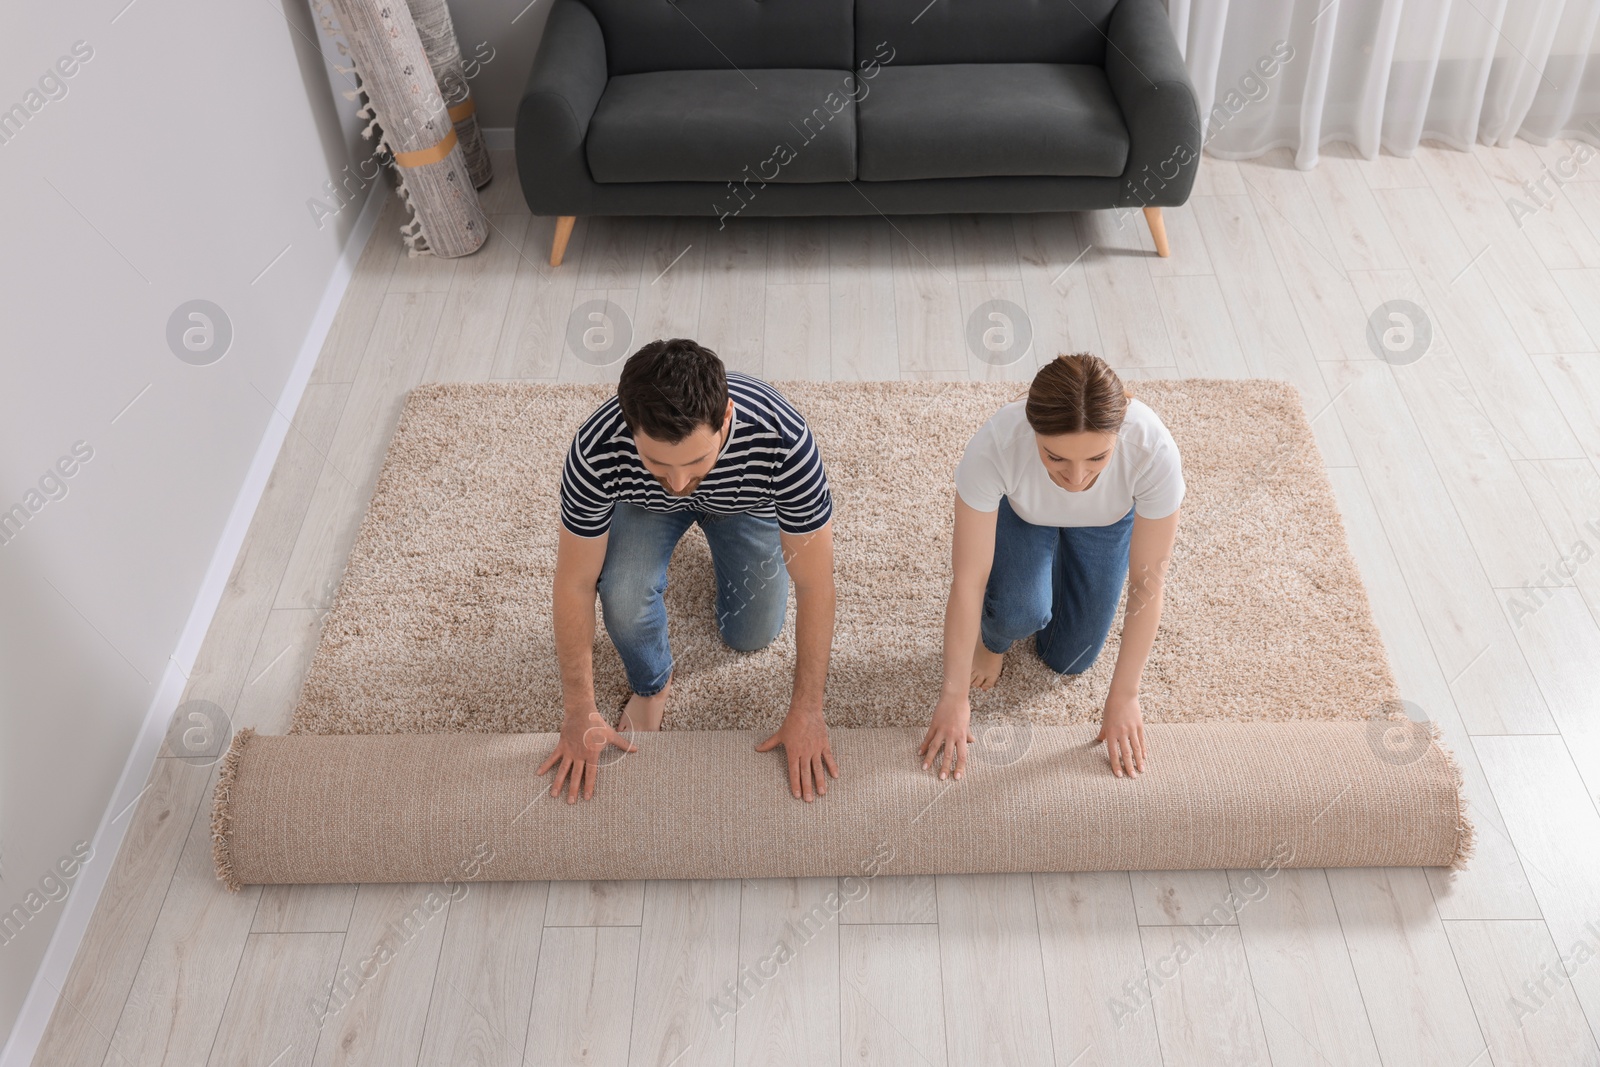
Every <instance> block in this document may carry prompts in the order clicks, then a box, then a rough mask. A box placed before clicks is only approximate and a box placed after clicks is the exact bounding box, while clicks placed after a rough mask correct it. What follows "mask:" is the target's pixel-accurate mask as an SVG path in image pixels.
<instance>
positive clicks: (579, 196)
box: [516, 0, 607, 215]
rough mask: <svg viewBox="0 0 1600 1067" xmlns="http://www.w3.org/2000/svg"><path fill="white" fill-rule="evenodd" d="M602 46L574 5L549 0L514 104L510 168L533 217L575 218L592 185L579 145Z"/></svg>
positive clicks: (598, 86) (595, 100)
mask: <svg viewBox="0 0 1600 1067" xmlns="http://www.w3.org/2000/svg"><path fill="white" fill-rule="evenodd" d="M606 80H607V73H606V44H605V38H604V36H603V35H602V34H601V32H600V24H599V23H598V22H597V21H595V17H594V13H593V12H591V11H590V10H589V9H588V7H587V6H585V5H584V4H583V3H582V2H581V0H555V5H554V7H553V8H552V9H551V11H550V17H549V19H548V20H547V21H546V22H545V28H544V37H543V39H542V40H541V41H540V42H539V51H538V52H537V54H535V56H534V58H533V68H532V70H530V71H529V73H528V84H527V87H526V88H524V89H523V91H522V101H521V103H520V104H518V106H517V127H516V153H517V170H518V172H519V174H520V176H521V180H522V191H523V196H524V197H525V198H526V199H527V201H528V207H529V209H530V210H531V211H532V212H533V213H534V214H536V215H581V214H587V213H588V211H587V210H586V209H587V207H588V205H589V201H590V197H591V189H592V187H593V184H594V182H593V179H592V178H591V176H590V174H589V162H588V159H587V158H586V157H585V155H584V149H583V141H584V137H585V136H586V135H587V133H588V131H589V120H590V119H592V118H593V117H594V110H595V106H596V105H597V104H599V102H600V94H601V93H603V92H605V89H606Z"/></svg>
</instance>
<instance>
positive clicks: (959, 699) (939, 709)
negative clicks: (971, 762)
mask: <svg viewBox="0 0 1600 1067" xmlns="http://www.w3.org/2000/svg"><path fill="white" fill-rule="evenodd" d="M971 720H972V704H971V702H970V701H969V699H968V697H967V695H966V694H965V693H961V694H953V693H946V694H944V695H942V696H941V697H939V703H938V706H936V707H935V708H934V709H933V721H932V722H930V723H929V724H928V732H927V733H926V734H925V735H923V738H922V744H921V745H920V746H919V747H918V748H917V755H919V756H921V757H923V759H922V769H923V770H927V769H928V768H929V767H931V766H933V764H935V763H936V762H938V760H939V752H940V750H941V749H943V751H944V765H943V766H942V767H940V768H939V780H940V781H941V782H942V781H944V779H945V778H946V777H948V776H949V774H950V768H951V765H952V763H953V764H954V766H955V775H956V778H957V779H958V780H959V779H960V778H961V776H962V775H963V774H965V773H966V771H967V746H968V745H970V744H972V743H973V741H974V738H973V736H972V734H971V733H970V732H969V731H968V730H967V723H969V722H970V721H971Z"/></svg>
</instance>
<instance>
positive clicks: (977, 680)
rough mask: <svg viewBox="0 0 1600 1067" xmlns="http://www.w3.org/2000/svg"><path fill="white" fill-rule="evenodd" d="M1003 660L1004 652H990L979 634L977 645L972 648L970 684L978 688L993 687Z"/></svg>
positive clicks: (997, 679) (998, 676)
mask: <svg viewBox="0 0 1600 1067" xmlns="http://www.w3.org/2000/svg"><path fill="white" fill-rule="evenodd" d="M1004 660H1005V653H1004V652H990V651H989V650H988V649H987V648H985V647H984V644H983V638H982V637H981V636H980V637H979V638H978V644H977V647H976V648H974V649H973V650H972V684H973V685H975V686H977V687H978V688H979V689H993V688H994V683H996V682H998V681H999V680H1000V665H1001V663H1002V662H1003V661H1004Z"/></svg>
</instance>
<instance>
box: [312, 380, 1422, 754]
mask: <svg viewBox="0 0 1600 1067" xmlns="http://www.w3.org/2000/svg"><path fill="white" fill-rule="evenodd" d="M777 384H778V388H780V389H781V390H782V391H783V392H784V393H785V394H786V395H787V396H789V397H790V399H791V400H792V401H793V402H794V403H795V404H796V406H797V407H798V408H799V409H800V410H801V411H802V412H803V413H804V414H805V416H806V418H807V419H808V420H809V421H810V423H811V425H812V426H813V428H814V430H815V432H816V435H817V438H818V440H819V442H820V445H821V448H822V452H823V456H824V460H825V462H826V464H827V468H828V473H829V477H830V479H831V481H832V485H833V492H834V502H835V519H834V526H835V546H836V577H837V582H838V611H837V627H836V631H835V636H834V645H833V659H832V664H831V669H830V671H829V676H828V703H827V716H828V721H829V722H830V723H831V724H832V725H834V726H917V725H922V724H925V723H926V721H927V717H928V715H929V713H930V711H931V709H932V706H933V702H934V697H935V695H936V693H937V690H938V685H939V678H940V648H941V641H942V635H941V625H942V619H943V615H944V603H945V596H946V592H947V589H948V582H949V571H950V564H949V559H950V530H951V521H952V519H951V516H952V508H953V500H954V486H953V483H952V478H951V474H952V471H953V470H954V469H955V465H956V462H957V461H958V459H959V458H960V455H961V450H962V448H963V446H964V444H965V443H966V441H967V439H968V437H969V436H970V435H971V434H972V432H973V431H974V430H976V429H977V428H978V426H980V425H981V424H982V423H983V421H984V420H985V419H986V418H988V417H989V415H990V414H992V413H993V412H994V411H995V410H996V409H997V408H998V407H999V406H1000V405H1001V404H1003V403H1005V402H1006V401H1008V400H1011V399H1013V398H1014V397H1017V396H1019V395H1021V392H1022V390H1023V386H1021V385H1019V384H1015V383H995V384H973V383H929V382H869V383H825V382H784V383H777ZM1131 384H1132V386H1133V388H1134V390H1135V392H1136V394H1137V395H1138V396H1139V397H1140V398H1141V399H1143V400H1144V401H1145V402H1146V403H1148V404H1149V405H1150V406H1151V407H1153V408H1154V409H1155V410H1156V411H1157V412H1158V413H1160V415H1161V416H1162V418H1163V419H1164V420H1165V421H1166V423H1167V425H1168V426H1169V427H1170V429H1171V431H1172V434H1173V437H1174V438H1175V439H1176V440H1177V442H1178V446H1179V449H1180V451H1181V452H1182V455H1183V464H1184V475H1185V478H1186V480H1187V482H1188V495H1187V497H1186V498H1185V500H1184V504H1183V517H1182V520H1181V522H1180V524H1179V532H1178V544H1177V548H1176V551H1175V558H1174V562H1173V567H1172V571H1171V576H1170V583H1169V587H1168V592H1167V602H1166V608H1165V612H1164V614H1163V617H1162V620H1161V628H1160V632H1159V635H1158V637H1157V639H1156V643H1155V648H1154V650H1153V651H1152V653H1151V656H1150V661H1149V664H1148V666H1147V668H1146V670H1145V675H1144V683H1143V692H1142V698H1141V703H1142V705H1143V708H1144V714H1145V718H1146V720H1147V721H1149V722H1156V723H1159V722H1169V723H1181V722H1200V721H1216V720H1229V721H1238V722H1267V721H1274V722H1283V721H1311V720H1340V719H1342V720H1360V719H1365V718H1368V717H1369V716H1371V715H1373V714H1374V713H1376V712H1377V711H1378V709H1380V708H1383V707H1389V708H1392V707H1394V704H1393V702H1394V700H1395V698H1396V697H1397V696H1398V694H1397V691H1396V687H1395V682H1394V678H1393V675H1392V673H1391V671H1390V669H1389V664H1388V661H1387V658H1386V655H1385V651H1384V648H1383V645H1382V642H1381V640H1380V638H1379V635H1378V632H1377V628H1376V627H1375V625H1374V624H1373V620H1372V615H1371V611H1370V609H1369V607H1368V603H1367V597H1366V593H1365V590H1364V589H1363V587H1362V584H1361V579H1360V576H1359V574H1358V572H1357V570H1356V568H1355V565H1354V563H1353V561H1352V558H1351V555H1350V551H1349V548H1348V546H1347V543H1346V540H1345V535H1344V529H1343V526H1342V524H1341V521H1340V518H1339V512H1338V508H1337V505H1336V503H1335V501H1334V498H1333V494H1332V491H1331V489H1330V487H1329V485H1328V482H1327V479H1326V477H1325V476H1324V474H1323V471H1322V467H1321V458H1320V456H1319V454H1318V452H1317V449H1316V446H1315V443H1314V441H1313V439H1312V435H1311V431H1310V428H1309V426H1308V425H1307V423H1306V420H1305V417H1304V415H1303V413H1302V410H1301V405H1300V401H1299V398H1298V396H1297V394H1296V393H1295V391H1294V389H1293V387H1291V386H1289V385H1287V384H1283V383H1279V382H1269V381H1209V380H1186V381H1140V382H1134V383H1131ZM613 389H614V387H613V386H609V385H571V384H569V385H537V384H526V383H490V384H436V385H425V386H422V387H421V388H419V389H417V390H416V391H414V392H413V393H412V394H411V396H410V397H409V399H408V402H407V404H406V407H405V410H404V413H403V415H402V417H401V420H400V423H399V427H398V430H397V432H396V434H395V437H394V441H393V443H392V445H391V447H390V449H389V453H388V456H387V459H386V461H385V464H384V467H383V470H382V473H381V475H380V478H379V481H378V484H377V489H376V491H375V494H374V497H373V500H372V503H371V507H370V509H369V511H368V514H367V516H366V518H365V520H364V522H363V524H362V526H361V530H360V533H359V536H358V539H357V541H356V544H355V547H354V549H353V551H352V553H351V557H350V563H349V567H348V569H347V571H346V572H345V574H344V577H343V579H342V581H341V583H340V587H339V591H338V595H337V598H336V601H335V603H334V605H333V607H332V609H331V611H330V612H329V614H328V616H327V618H326V620H325V621H324V628H323V634H322V639H321V644H320V646H319V648H318V649H317V652H316V654H315V657H314V660H313V662H312V665H311V668H310V672H309V676H308V678H307V681H306V684H305V688H304V691H303V693H302V697H301V700H300V703H299V705H298V707H297V708H296V711H295V715H294V721H293V727H292V732H296V733H419V732H433V731H490V732H517V731H544V730H554V729H556V728H557V726H558V724H559V722H560V719H561V694H560V685H559V674H558V670H557V665H556V658H555V651H554V641H553V635H552V630H551V620H550V588H551V575H552V573H553V571H554V567H555V550H556V531H557V527H558V519H557V491H558V484H559V473H560V466H561V462H562V459H563V456H564V454H565V451H566V448H567V445H568V443H569V442H570V440H571V436H572V433H573V431H574V429H575V428H576V427H577V425H578V423H579V422H581V421H582V419H583V418H584V417H586V416H587V415H588V414H589V413H590V412H591V411H592V410H593V409H594V407H595V406H596V405H598V404H599V403H600V402H601V401H602V400H603V399H604V398H605V397H606V396H608V395H610V394H611V392H612V391H613ZM668 581H669V585H668V591H667V607H668V613H669V633H670V635H671V640H672V647H673V652H674V655H675V657H676V668H675V670H676V673H675V676H674V682H673V691H674V692H673V698H672V703H671V706H670V708H669V710H668V714H667V718H666V722H665V724H664V725H665V727H666V728H667V729H669V730H683V729H701V730H705V729H736V728H748V729H761V728H767V727H771V726H775V725H776V724H777V723H778V722H779V721H780V720H781V718H782V716H783V713H784V711H785V709H786V708H787V703H788V696H789V686H790V683H791V678H792V671H793V665H794V619H793V611H794V604H793V597H792V595H791V600H790V617H789V621H788V623H787V625H786V626H785V629H784V631H783V633H782V635H781V636H780V637H779V639H778V640H777V641H776V642H775V643H774V644H773V645H771V646H770V647H768V648H766V649H763V650H762V651H759V652H754V653H741V652H735V651H733V650H732V649H729V648H727V647H726V646H724V645H723V644H722V642H721V640H720V638H719V637H718V635H717V631H716V626H715V622H714V618H713V614H714V612H713V599H714V585H713V577H712V570H711V565H710V556H709V553H708V551H707V548H706V544H705V540H704V538H703V536H702V535H701V534H700V531H699V529H698V528H694V529H691V531H690V532H689V534H688V535H687V536H686V537H685V538H684V541H683V542H682V543H681V545H680V548H679V551H678V553H677V555H675V556H674V558H673V561H672V565H671V568H670V571H669V578H668ZM1120 629H1121V613H1120V611H1119V613H1118V621H1117V624H1116V625H1115V626H1114V627H1113V630H1112V637H1111V640H1110V642H1109V643H1108V645H1107V647H1106V649H1105V651H1104V652H1102V654H1101V656H1100V659H1099V660H1098V662H1097V663H1096V664H1095V665H1094V667H1093V668H1092V669H1091V670H1089V671H1088V672H1086V673H1085V674H1083V675H1082V676H1080V677H1077V678H1073V679H1063V678H1061V677H1059V676H1057V675H1056V674H1055V673H1054V672H1052V671H1051V670H1049V668H1047V667H1046V666H1045V665H1044V664H1043V663H1042V662H1040V661H1039V659H1038V658H1037V656H1036V655H1035V653H1034V652H1033V645H1032V639H1031V638H1030V639H1028V640H1026V641H1023V642H1019V643H1018V644H1017V645H1016V646H1015V647H1014V649H1013V651H1012V652H1011V653H1010V654H1008V656H1007V660H1006V669H1005V674H1004V676H1003V678H1002V680H1001V682H1000V684H999V685H998V686H997V687H996V688H995V689H994V690H993V691H992V692H990V693H987V694H984V693H978V694H975V695H974V709H973V710H974V716H975V719H977V720H979V721H983V720H985V719H993V718H995V717H997V716H1003V717H1007V718H1012V719H1016V720H1019V721H1030V722H1034V723H1060V724H1066V723H1089V722H1095V721H1098V718H1099V715H1100V711H1101V707H1102V702H1103V700H1104V697H1105V692H1106V686H1107V683H1108V682H1109V679H1110V676H1111V670H1112V667H1113V665H1114V663H1115V655H1116V649H1117V639H1116V635H1117V633H1118V632H1119V631H1120ZM595 677H596V684H597V689H598V691H599V693H600V695H601V706H602V708H620V706H621V702H622V701H623V700H624V699H625V697H626V693H627V684H626V681H625V679H624V676H623V672H622V664H621V661H620V660H619V659H618V657H617V654H616V650H615V649H614V648H613V647H612V645H611V642H610V640H609V638H608V637H607V636H606V634H605V630H604V627H603V625H600V624H599V621H598V609H597V627H596V640H595Z"/></svg>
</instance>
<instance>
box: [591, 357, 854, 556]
mask: <svg viewBox="0 0 1600 1067" xmlns="http://www.w3.org/2000/svg"><path fill="white" fill-rule="evenodd" d="M727 379H728V395H729V396H730V397H732V398H733V430H732V432H730V433H729V434H728V440H727V441H726V443H724V445H723V448H722V452H721V453H720V454H718V456H717V460H716V462H715V463H714V464H712V466H711V470H709V471H708V472H706V475H705V477H704V478H702V479H701V481H700V484H699V485H697V486H696V487H695V490H694V492H693V493H691V494H689V495H688V496H683V497H679V496H671V495H669V494H668V493H667V490H666V487H665V486H663V485H662V484H661V483H660V482H659V481H658V480H657V479H656V476H655V475H653V474H651V473H650V471H649V470H647V469H646V468H645V465H644V464H643V463H642V462H640V460H639V450H638V448H637V447H635V445H634V442H633V431H632V430H630V429H629V428H628V422H627V420H626V419H624V418H623V417H622V404H621V402H620V401H618V399H617V398H616V397H614V396H613V397H612V398H611V399H609V400H607V401H606V402H605V403H604V404H601V405H600V406H599V407H598V408H596V409H595V411H594V413H593V414H592V415H590V416H589V417H588V418H587V419H585V420H584V423H583V425H582V426H580V427H578V432H577V434H576V435H575V436H574V437H573V439H572V447H571V448H570V449H568V451H567V462H566V466H565V468H564V469H563V470H562V472H561V524H562V525H563V526H565V527H566V528H567V529H568V530H570V531H571V532H572V533H574V534H576V535H578V536H579V537H599V536H600V535H601V534H603V533H605V532H606V531H607V530H609V529H610V528H611V512H612V510H613V508H614V507H615V505H616V502H617V501H619V500H625V501H627V502H628V503H630V504H637V505H639V506H640V507H643V508H645V509H647V510H649V511H682V510H684V509H686V508H692V509H694V510H696V511H705V512H709V513H711V514H714V515H737V514H745V513H750V514H754V515H758V516H760V517H762V518H768V519H771V518H776V519H777V521H778V528H779V529H780V530H782V531H783V532H784V533H790V534H804V533H811V532H812V531H813V530H819V529H821V528H822V527H823V526H825V525H827V523H828V520H829V519H830V518H832V517H833V496H832V494H831V493H830V492H829V490H828V475H827V472H826V471H825V470H824V469H823V466H822V455H821V453H820V452H818V451H817V442H816V440H815V439H814V438H813V437H812V435H811V427H810V426H808V425H806V420H805V418H804V417H802V416H801V414H800V413H799V412H798V411H796V410H795V409H794V406H793V405H792V404H790V403H789V401H787V400H785V399H784V397H783V394H781V393H779V392H778V391H777V390H776V389H774V388H772V387H771V386H770V385H768V384H767V383H766V382H763V381H761V380H760V379H759V378H753V377H751V376H750V375H748V374H740V373H738V372H736V371H729V372H728V373H727Z"/></svg>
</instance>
